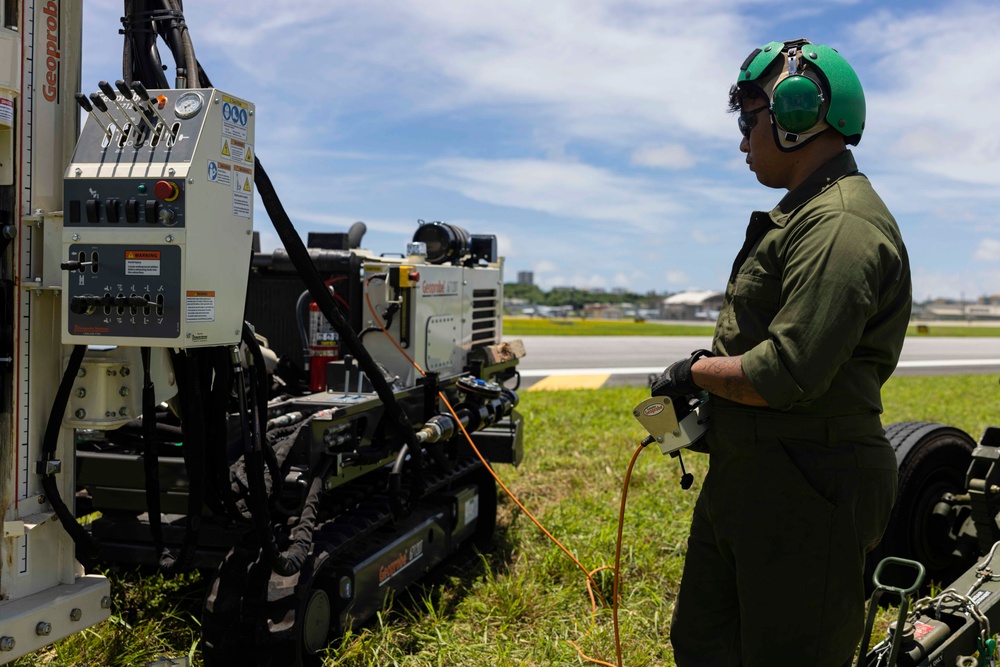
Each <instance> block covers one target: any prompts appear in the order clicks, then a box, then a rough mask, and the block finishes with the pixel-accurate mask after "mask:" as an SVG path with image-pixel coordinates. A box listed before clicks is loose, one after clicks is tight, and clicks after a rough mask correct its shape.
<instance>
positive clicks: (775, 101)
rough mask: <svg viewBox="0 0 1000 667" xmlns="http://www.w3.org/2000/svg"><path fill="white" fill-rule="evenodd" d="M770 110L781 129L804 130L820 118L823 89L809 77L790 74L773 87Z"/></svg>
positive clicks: (800, 131) (808, 128)
mask: <svg viewBox="0 0 1000 667" xmlns="http://www.w3.org/2000/svg"><path fill="white" fill-rule="evenodd" d="M771 111H772V112H773V114H774V120H775V122H777V123H778V126H779V127H780V128H781V129H783V130H785V131H787V132H792V133H794V134H799V133H802V132H806V131H808V130H810V129H812V128H813V127H814V126H815V125H816V123H818V122H820V120H822V112H823V91H822V90H821V89H820V87H819V85H818V84H817V83H816V82H815V81H813V80H812V79H810V78H809V77H806V76H802V75H796V76H790V77H788V78H786V79H783V80H781V81H780V82H778V85H776V86H775V87H774V91H773V93H772V99H771Z"/></svg>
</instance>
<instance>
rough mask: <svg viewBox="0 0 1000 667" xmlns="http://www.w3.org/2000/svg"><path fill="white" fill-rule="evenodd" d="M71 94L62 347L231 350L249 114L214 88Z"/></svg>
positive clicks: (235, 335) (242, 259) (247, 186)
mask: <svg viewBox="0 0 1000 667" xmlns="http://www.w3.org/2000/svg"><path fill="white" fill-rule="evenodd" d="M116 87H117V91H116V89H115V88H112V87H111V85H110V84H108V83H107V82H104V81H102V82H101V83H100V84H99V88H100V92H95V93H93V94H91V95H90V96H89V97H88V96H84V95H83V94H80V95H77V102H78V103H79V104H80V106H81V107H82V108H83V109H84V110H85V111H87V113H88V118H87V121H86V123H85V124H84V127H83V131H82V132H81V134H80V140H79V142H78V143H77V146H76V150H75V152H74V155H73V160H72V162H71V163H70V165H69V168H68V169H67V172H66V176H65V179H64V199H63V202H64V214H63V216H64V217H63V224H64V226H63V238H62V242H63V243H62V245H63V256H62V263H61V269H62V270H63V274H62V275H63V281H62V283H63V285H62V286H63V295H62V299H63V309H62V312H63V330H62V341H63V343H66V344H107V345H142V346H151V347H179V348H187V347H199V346H208V345H225V344H230V343H236V342H238V341H239V339H240V331H241V329H242V324H243V306H244V302H245V299H246V284H247V274H248V269H249V263H250V255H251V246H252V233H253V173H254V172H253V167H254V146H253V127H254V107H253V105H252V104H250V103H248V102H246V101H244V100H241V99H239V98H236V97H233V96H231V95H228V94H226V93H223V92H221V91H218V90H215V89H200V90H169V89H168V90H153V91H147V90H145V89H144V88H143V87H142V86H141V85H140V84H135V85H134V86H132V87H129V86H127V85H126V84H125V83H124V82H123V81H118V82H117V83H116Z"/></svg>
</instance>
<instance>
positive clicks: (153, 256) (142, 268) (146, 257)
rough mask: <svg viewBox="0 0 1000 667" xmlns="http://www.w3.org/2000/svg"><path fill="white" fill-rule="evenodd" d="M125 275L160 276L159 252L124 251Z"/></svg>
mask: <svg viewBox="0 0 1000 667" xmlns="http://www.w3.org/2000/svg"><path fill="white" fill-rule="evenodd" d="M125 275H126V276H158V275H160V251H158V250H126V251H125Z"/></svg>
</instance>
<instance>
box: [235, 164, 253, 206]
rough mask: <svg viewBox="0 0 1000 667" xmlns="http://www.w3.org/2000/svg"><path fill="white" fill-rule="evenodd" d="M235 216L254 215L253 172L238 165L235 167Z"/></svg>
mask: <svg viewBox="0 0 1000 667" xmlns="http://www.w3.org/2000/svg"><path fill="white" fill-rule="evenodd" d="M233 215H237V216H239V217H241V218H250V217H251V216H252V215H253V170H252V169H249V168H247V167H241V166H240V165H238V164H234V165H233Z"/></svg>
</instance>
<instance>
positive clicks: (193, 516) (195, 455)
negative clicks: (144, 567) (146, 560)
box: [160, 350, 208, 571]
mask: <svg viewBox="0 0 1000 667" xmlns="http://www.w3.org/2000/svg"><path fill="white" fill-rule="evenodd" d="M171 359H172V361H173V364H174V374H175V375H176V376H177V384H178V387H179V388H180V389H181V391H180V392H179V395H180V400H181V432H182V434H183V436H184V444H183V447H182V452H183V454H184V468H185V470H186V472H187V476H188V494H187V497H188V503H187V517H186V518H185V524H184V542H183V543H182V545H181V551H180V555H179V556H178V557H177V559H176V560H175V559H174V557H173V555H171V554H169V553H168V552H166V551H164V554H163V557H162V558H161V559H160V567H162V568H163V569H164V570H167V571H183V570H187V569H189V568H190V567H191V565H192V562H193V559H194V550H195V545H196V544H197V543H198V535H199V533H200V532H201V510H202V506H203V505H204V503H205V460H206V455H205V451H206V449H207V448H208V442H207V440H206V438H205V412H204V400H203V398H202V391H201V373H200V372H199V365H198V363H197V361H196V359H195V357H194V352H193V351H190V350H189V351H188V352H187V353H173V352H172V353H171Z"/></svg>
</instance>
